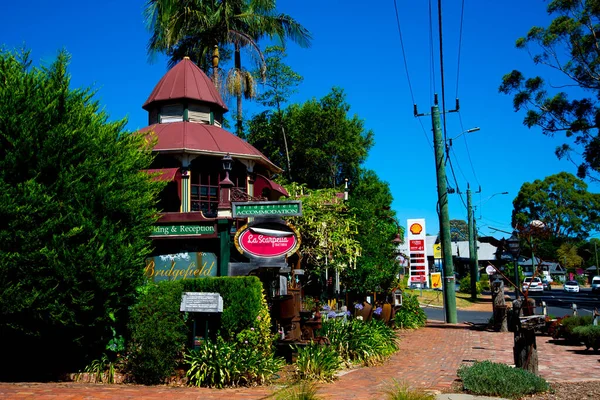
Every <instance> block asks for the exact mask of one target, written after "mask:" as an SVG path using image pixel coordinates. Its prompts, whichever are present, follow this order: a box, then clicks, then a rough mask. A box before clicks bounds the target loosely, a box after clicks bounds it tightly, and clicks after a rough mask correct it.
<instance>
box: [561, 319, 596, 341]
mask: <svg viewBox="0 0 600 400" xmlns="http://www.w3.org/2000/svg"><path fill="white" fill-rule="evenodd" d="M592 322H593V317H592V316H591V315H585V316H579V315H578V316H570V317H566V318H563V319H562V320H561V321H560V327H559V329H558V331H557V334H556V335H555V336H556V337H562V338H565V339H566V340H569V341H574V342H577V341H579V338H578V337H577V335H576V334H575V333H574V332H573V330H574V329H575V328H576V327H578V326H585V325H591V324H592Z"/></svg>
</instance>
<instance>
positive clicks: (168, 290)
mask: <svg viewBox="0 0 600 400" xmlns="http://www.w3.org/2000/svg"><path fill="white" fill-rule="evenodd" d="M144 289H145V290H144V291H143V294H142V295H141V298H140V299H139V301H138V303H137V304H136V305H135V306H134V307H133V309H132V310H131V320H130V323H129V328H130V332H131V341H130V343H129V353H128V365H127V366H128V369H129V372H130V375H131V377H132V379H133V380H134V381H136V382H138V383H145V384H156V383H161V382H163V381H164V380H165V379H166V378H168V377H169V376H171V375H172V374H173V372H174V371H175V368H176V367H177V363H178V361H179V360H180V354H181V352H182V350H183V349H184V347H185V343H186V340H187V337H188V329H187V326H186V323H185V320H184V313H182V312H179V303H180V302H181V288H180V286H179V285H174V284H173V282H168V281H165V282H160V283H158V284H156V285H149V286H147V287H145V288H144Z"/></svg>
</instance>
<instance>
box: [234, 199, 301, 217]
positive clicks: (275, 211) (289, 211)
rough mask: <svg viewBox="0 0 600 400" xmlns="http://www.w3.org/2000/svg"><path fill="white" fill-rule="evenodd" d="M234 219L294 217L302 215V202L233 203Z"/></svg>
mask: <svg viewBox="0 0 600 400" xmlns="http://www.w3.org/2000/svg"><path fill="white" fill-rule="evenodd" d="M231 206H232V208H231V212H232V214H233V218H253V217H292V216H301V215H302V202H301V201H299V200H291V201H239V202H236V201H234V202H232V203H231Z"/></svg>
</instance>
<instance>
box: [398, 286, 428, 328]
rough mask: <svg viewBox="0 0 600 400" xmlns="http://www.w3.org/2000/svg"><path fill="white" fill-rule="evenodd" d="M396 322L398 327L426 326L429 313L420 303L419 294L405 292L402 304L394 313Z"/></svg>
mask: <svg viewBox="0 0 600 400" xmlns="http://www.w3.org/2000/svg"><path fill="white" fill-rule="evenodd" d="M394 322H395V324H396V327H397V328H403V329H417V328H421V327H423V326H425V323H426V322H427V315H425V311H423V310H422V309H421V306H420V305H419V298H418V297H417V296H414V295H411V294H407V293H403V295H402V306H401V307H400V308H399V309H398V310H397V311H396V314H395V315H394Z"/></svg>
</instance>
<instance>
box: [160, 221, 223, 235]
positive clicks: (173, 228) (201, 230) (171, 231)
mask: <svg viewBox="0 0 600 400" xmlns="http://www.w3.org/2000/svg"><path fill="white" fill-rule="evenodd" d="M215 233H216V231H215V226H214V225H184V224H179V225H155V226H154V228H153V231H152V234H151V236H152V237H160V236H205V235H214V234H215Z"/></svg>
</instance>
